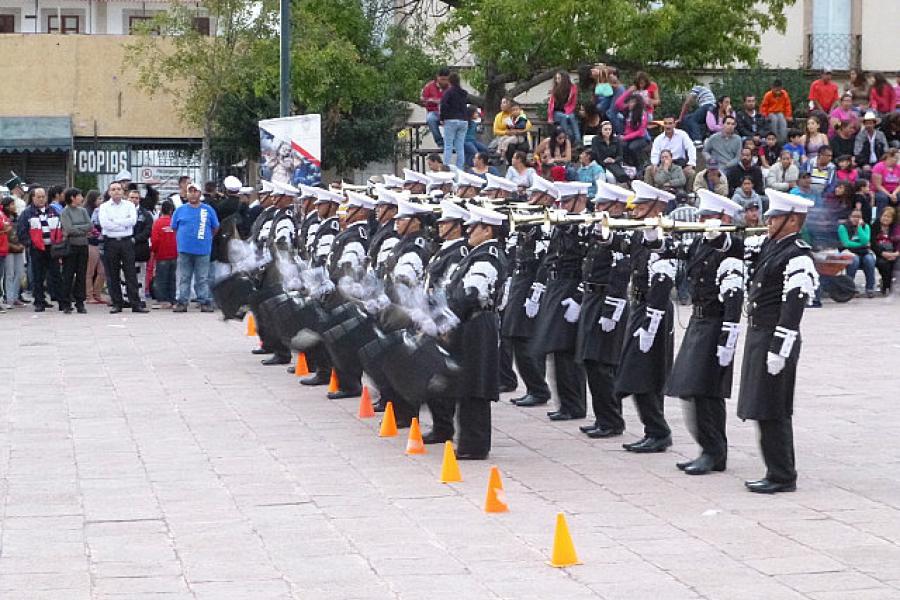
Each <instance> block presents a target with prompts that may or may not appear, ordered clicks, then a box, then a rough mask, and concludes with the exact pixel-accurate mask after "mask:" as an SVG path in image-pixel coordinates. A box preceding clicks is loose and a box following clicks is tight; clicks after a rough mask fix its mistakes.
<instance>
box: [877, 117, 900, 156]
mask: <svg viewBox="0 0 900 600" xmlns="http://www.w3.org/2000/svg"><path fill="white" fill-rule="evenodd" d="M881 132H882V133H883V134H884V139H885V140H886V141H887V145H888V146H889V147H891V148H900V109H897V111H895V112H892V113H891V114H889V115H886V116H885V117H884V121H882V123H881Z"/></svg>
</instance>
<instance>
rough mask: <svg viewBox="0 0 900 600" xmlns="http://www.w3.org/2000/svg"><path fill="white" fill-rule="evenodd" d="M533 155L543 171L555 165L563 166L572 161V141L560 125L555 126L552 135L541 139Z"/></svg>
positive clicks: (547, 170)
mask: <svg viewBox="0 0 900 600" xmlns="http://www.w3.org/2000/svg"><path fill="white" fill-rule="evenodd" d="M534 156H535V160H536V161H538V162H540V164H541V166H542V167H543V170H544V171H545V172H549V171H550V169H551V168H553V167H556V166H563V167H565V166H566V165H568V164H569V163H570V162H572V141H571V140H570V139H569V136H568V135H567V134H566V132H565V131H564V130H563V128H562V127H557V128H556V129H555V130H554V131H553V135H551V136H549V137H546V138H544V139H543V140H541V143H540V144H538V146H537V148H535V149H534Z"/></svg>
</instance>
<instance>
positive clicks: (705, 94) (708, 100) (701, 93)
mask: <svg viewBox="0 0 900 600" xmlns="http://www.w3.org/2000/svg"><path fill="white" fill-rule="evenodd" d="M691 95H692V96H695V97H696V98H697V104H699V105H700V106H715V105H716V97H715V95H714V94H713V93H712V92H711V91H710V89H709V88H708V87H703V86H702V85H695V86H694V87H692V88H691Z"/></svg>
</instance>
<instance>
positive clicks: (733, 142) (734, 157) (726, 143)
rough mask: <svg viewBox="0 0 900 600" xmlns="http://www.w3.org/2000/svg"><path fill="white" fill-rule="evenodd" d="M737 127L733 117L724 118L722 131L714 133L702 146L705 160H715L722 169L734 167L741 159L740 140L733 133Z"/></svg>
mask: <svg viewBox="0 0 900 600" xmlns="http://www.w3.org/2000/svg"><path fill="white" fill-rule="evenodd" d="M736 125H737V121H735V119H734V117H725V123H724V124H723V126H722V131H720V132H718V133H714V134H712V135H711V136H709V137H708V138H706V142H705V143H704V144H703V155H704V156H705V157H706V160H707V161H709V160H710V159H714V160H716V161H717V162H718V163H719V164H720V165H721V166H722V167H724V168H726V169H727V168H728V167H730V166H733V165H736V164H737V163H738V161H739V160H740V158H741V147H742V144H741V138H740V136H739V135H737V134H736V133H735V132H734V128H735V126H736Z"/></svg>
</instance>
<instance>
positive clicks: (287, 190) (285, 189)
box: [278, 183, 300, 198]
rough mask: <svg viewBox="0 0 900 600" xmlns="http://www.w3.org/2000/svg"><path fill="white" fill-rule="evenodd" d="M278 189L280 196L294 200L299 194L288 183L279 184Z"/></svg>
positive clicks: (298, 191)
mask: <svg viewBox="0 0 900 600" xmlns="http://www.w3.org/2000/svg"><path fill="white" fill-rule="evenodd" d="M278 187H279V188H280V189H281V193H282V194H284V195H285V196H291V197H292V198H296V197H297V194H299V193H300V190H298V189H297V188H295V187H294V186H292V185H291V184H289V183H279V184H278Z"/></svg>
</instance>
